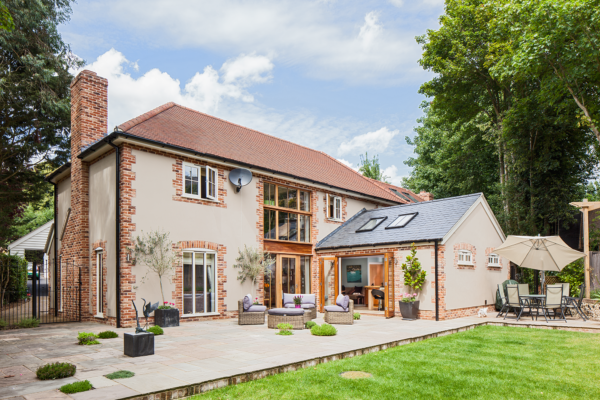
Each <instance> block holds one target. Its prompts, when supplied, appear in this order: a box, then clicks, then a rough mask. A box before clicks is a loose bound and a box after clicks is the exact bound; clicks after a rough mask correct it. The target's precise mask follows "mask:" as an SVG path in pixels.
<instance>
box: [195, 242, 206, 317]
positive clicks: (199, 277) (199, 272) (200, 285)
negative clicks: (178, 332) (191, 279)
mask: <svg viewBox="0 0 600 400" xmlns="http://www.w3.org/2000/svg"><path fill="white" fill-rule="evenodd" d="M194 268H195V270H196V285H195V287H194V290H195V296H194V298H195V299H196V313H203V312H204V254H203V253H195V254H194Z"/></svg>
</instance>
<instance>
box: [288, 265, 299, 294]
mask: <svg viewBox="0 0 600 400" xmlns="http://www.w3.org/2000/svg"><path fill="white" fill-rule="evenodd" d="M288 265H289V268H290V275H289V277H290V284H289V292H288V293H300V287H299V286H298V282H296V259H295V258H288Z"/></svg>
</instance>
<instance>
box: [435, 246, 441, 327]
mask: <svg viewBox="0 0 600 400" xmlns="http://www.w3.org/2000/svg"><path fill="white" fill-rule="evenodd" d="M433 251H434V252H435V320H436V321H439V320H440V291H439V286H438V241H437V240H436V241H435V244H434V250H433Z"/></svg>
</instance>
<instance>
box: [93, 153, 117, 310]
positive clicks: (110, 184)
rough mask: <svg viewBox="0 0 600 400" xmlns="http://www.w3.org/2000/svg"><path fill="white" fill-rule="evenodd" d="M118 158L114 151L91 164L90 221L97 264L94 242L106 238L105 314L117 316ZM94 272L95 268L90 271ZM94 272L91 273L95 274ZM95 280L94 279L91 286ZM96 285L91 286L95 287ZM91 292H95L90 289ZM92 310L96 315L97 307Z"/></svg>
mask: <svg viewBox="0 0 600 400" xmlns="http://www.w3.org/2000/svg"><path fill="white" fill-rule="evenodd" d="M115 163H116V157H115V154H111V155H109V156H107V157H105V158H103V159H101V160H100V161H98V162H96V163H94V164H92V165H90V169H89V191H90V192H89V193H90V195H89V218H90V219H89V223H90V236H89V238H90V239H89V243H90V263H89V268H90V269H91V268H93V267H92V265H95V262H94V261H95V260H94V259H95V257H96V252H95V251H94V247H93V244H94V242H97V241H99V240H102V241H106V248H105V251H106V285H107V292H106V301H107V309H106V310H105V311H104V314H105V316H107V315H108V316H109V317H115V316H116V313H115V310H116V301H117V300H116V290H115V288H116V262H117V257H116V253H117V250H116V249H117V247H116V238H115V235H116V233H115V231H116V225H115V224H116V221H115V218H116V201H117V198H116V193H115V188H116V177H115V169H116V165H115ZM90 271H91V270H90ZM91 275H92V274H90V276H91ZM91 284H92V280H91V279H90V285H91ZM91 289H92V288H90V290H91ZM90 293H91V292H90ZM89 306H90V312H91V313H92V314H93V315H95V314H96V310H92V304H90V305H89Z"/></svg>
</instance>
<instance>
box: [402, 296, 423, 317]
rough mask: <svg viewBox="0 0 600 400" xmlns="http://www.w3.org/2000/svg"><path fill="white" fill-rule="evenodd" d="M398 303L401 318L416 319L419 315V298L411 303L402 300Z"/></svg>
mask: <svg viewBox="0 0 600 400" xmlns="http://www.w3.org/2000/svg"><path fill="white" fill-rule="evenodd" d="M398 303H399V305H400V314H402V319H411V320H412V319H417V316H418V315H419V300H417V301H413V302H412V303H406V302H404V301H399V302H398Z"/></svg>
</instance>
